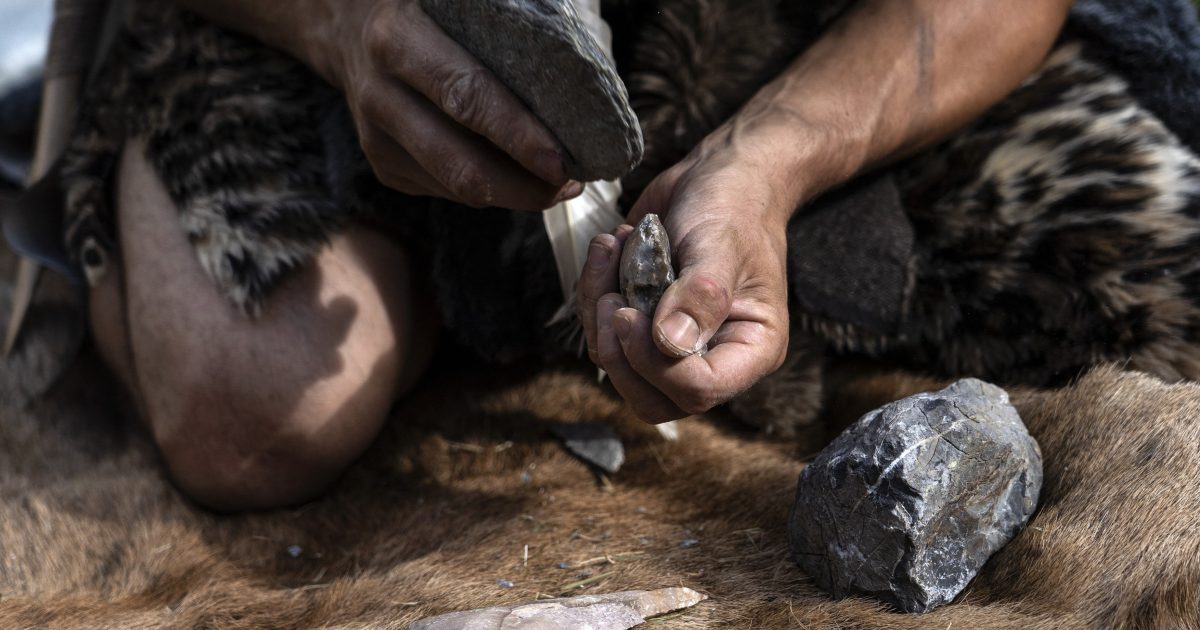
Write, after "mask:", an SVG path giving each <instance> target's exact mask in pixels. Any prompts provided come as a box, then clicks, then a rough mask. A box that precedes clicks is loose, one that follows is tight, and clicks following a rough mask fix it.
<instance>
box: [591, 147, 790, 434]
mask: <svg viewBox="0 0 1200 630" xmlns="http://www.w3.org/2000/svg"><path fill="white" fill-rule="evenodd" d="M727 140H728V139H722V138H720V137H715V138H714V137H710V140H708V141H706V142H705V144H703V145H701V147H700V148H699V149H697V151H695V152H693V154H692V155H691V156H689V157H688V158H687V159H686V160H684V161H683V162H681V163H680V164H678V165H676V166H675V167H673V168H671V169H670V170H668V171H666V172H664V173H663V174H661V175H660V176H659V177H658V178H657V179H655V180H654V181H653V182H652V183H651V184H650V186H648V187H647V189H646V191H645V192H644V193H643V194H642V196H641V198H640V199H639V200H638V202H637V203H636V204H635V205H634V207H633V210H632V211H631V212H630V216H629V217H628V221H629V223H636V222H637V221H638V220H640V219H641V217H642V216H644V215H646V214H647V213H651V212H654V213H658V214H659V216H660V217H661V218H662V220H663V224H664V226H665V227H666V228H667V233H668V235H669V236H670V239H671V243H672V245H673V249H674V252H673V253H674V257H675V263H676V265H677V267H678V271H679V278H678V280H676V281H675V283H674V284H672V285H671V286H670V288H668V289H667V291H666V293H664V294H663V297H662V299H661V301H660V302H659V304H658V308H657V310H656V311H655V313H654V314H653V317H650V316H647V315H645V314H643V313H641V312H639V311H637V310H635V309H632V308H628V307H627V305H626V303H625V300H624V298H622V297H621V295H620V294H619V293H618V292H617V287H618V268H619V264H620V257H621V256H620V253H621V248H622V246H623V244H624V241H625V239H626V238H627V237H628V236H629V234H630V233H631V232H632V230H633V228H632V227H631V226H629V225H622V226H621V227H620V228H618V229H617V231H616V232H615V233H613V234H601V235H599V236H597V237H596V238H595V239H593V240H592V243H591V246H590V249H589V250H588V262H587V264H586V266H585V269H584V271H583V274H582V276H581V278H580V280H579V287H578V291H577V304H576V307H577V310H578V313H579V316H580V319H581V321H582V323H583V326H584V332H585V334H586V337H587V344H588V354H589V356H590V357H591V359H592V361H593V362H595V363H596V364H597V365H598V366H599V367H601V368H603V369H604V370H605V371H606V372H607V373H608V376H609V378H610V379H611V380H612V384H613V386H614V387H616V389H617V391H618V392H619V393H620V394H621V396H622V397H624V398H625V400H626V401H628V402H629V404H630V405H631V406H632V407H633V410H634V412H635V413H637V415H638V416H639V417H641V418H642V419H644V420H646V421H648V422H656V423H657V422H665V421H668V420H672V419H675V418H680V417H684V416H686V415H691V414H696V413H702V412H705V411H707V410H709V409H711V408H712V407H714V406H716V405H718V404H721V403H723V402H726V401H728V400H729V399H730V398H733V397H734V396H736V395H737V394H739V393H741V392H742V391H744V390H746V389H747V388H749V387H750V386H751V385H753V384H754V383H755V382H757V381H758V380H759V379H760V378H762V377H763V376H766V375H767V374H769V373H771V372H773V371H774V370H776V369H778V367H779V366H780V364H781V363H782V362H783V359H784V356H785V353H786V350H787V341H788V311H787V285H786V268H785V261H786V252H787V243H786V238H785V234H784V227H785V226H786V223H787V218H788V217H789V216H790V214H791V210H792V208H793V207H794V206H789V205H788V204H790V203H792V202H791V201H790V199H789V197H788V196H787V195H780V194H779V193H778V191H779V187H775V186H773V185H772V182H770V181H767V180H766V179H765V178H764V173H766V172H769V171H770V169H765V168H763V167H762V166H761V165H760V159H759V158H756V157H754V156H752V155H750V152H747V151H739V150H737V148H736V144H737V143H729V142H728V141H727ZM705 344H707V346H708V351H707V352H702V349H703V348H704V346H705Z"/></svg>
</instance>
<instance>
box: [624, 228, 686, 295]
mask: <svg viewBox="0 0 1200 630" xmlns="http://www.w3.org/2000/svg"><path fill="white" fill-rule="evenodd" d="M620 278H621V295H623V296H625V302H626V303H628V304H629V306H632V307H633V308H636V309H637V310H639V311H641V312H643V313H645V314H647V315H654V309H655V308H657V307H658V300H659V298H661V297H662V294H663V292H664V291H666V290H667V287H669V286H671V283H672V282H675V268H674V267H673V266H672V265H671V241H670V239H668V238H667V229H666V228H665V227H663V224H662V221H659V220H658V215H657V214H647V215H646V216H644V217H642V220H641V222H639V223H638V225H637V227H636V228H634V230H633V234H630V235H629V238H628V239H626V240H625V246H624V248H623V249H622V250H621V271H620Z"/></svg>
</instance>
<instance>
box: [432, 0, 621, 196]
mask: <svg viewBox="0 0 1200 630" xmlns="http://www.w3.org/2000/svg"><path fill="white" fill-rule="evenodd" d="M421 7H422V8H423V9H424V10H425V12H426V13H428V14H429V15H430V16H431V17H433V19H434V21H436V22H437V23H438V25H439V26H441V27H442V30H444V31H446V33H447V34H448V35H450V37H452V38H453V39H454V40H455V41H457V42H458V43H459V44H461V45H462V47H463V48H465V49H467V51H469V52H470V53H471V54H472V55H474V56H475V57H476V58H477V59H479V61H480V62H481V63H482V64H483V65H484V66H485V67H487V68H488V69H489V70H491V71H492V72H493V73H494V74H495V75H496V76H497V77H499V78H500V80H501V81H502V82H504V84H505V85H507V86H508V88H509V89H510V90H512V91H513V92H514V93H515V94H516V95H517V96H518V97H520V98H521V100H523V101H524V102H525V104H526V105H528V106H529V109H530V110H531V111H532V112H533V113H534V114H535V115H536V116H537V117H538V118H539V119H540V120H541V121H542V123H543V124H545V125H546V127H547V128H548V129H549V130H550V131H551V133H553V134H554V135H555V137H557V138H558V141H559V142H560V143H562V145H563V147H564V148H565V149H566V151H567V152H568V153H569V155H568V156H567V157H568V160H567V165H566V171H567V175H568V176H569V177H570V178H571V179H575V180H578V181H594V180H598V179H617V178H619V177H621V176H622V175H624V174H626V173H628V172H629V171H631V170H633V167H635V166H637V164H638V162H640V161H641V159H642V130H641V127H640V126H639V125H638V122H637V117H635V116H634V114H633V109H632V108H630V106H629V94H628V92H627V91H626V90H625V84H624V83H622V82H621V79H620V77H619V76H617V71H616V68H615V67H614V65H613V63H612V61H611V60H610V59H609V58H608V57H607V56H606V55H605V54H604V51H602V50H601V49H600V47H599V45H598V44H597V43H596V40H595V39H594V38H593V37H592V35H591V34H590V33H588V31H587V29H586V27H585V26H584V25H583V23H582V22H581V21H580V19H579V15H578V14H577V13H576V11H575V7H574V6H573V4H572V3H571V0H421Z"/></svg>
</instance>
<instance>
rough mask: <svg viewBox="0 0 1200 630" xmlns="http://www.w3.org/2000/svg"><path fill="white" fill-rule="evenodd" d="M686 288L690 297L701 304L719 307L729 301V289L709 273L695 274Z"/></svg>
mask: <svg viewBox="0 0 1200 630" xmlns="http://www.w3.org/2000/svg"><path fill="white" fill-rule="evenodd" d="M688 288H689V289H690V292H691V294H692V298H693V299H695V300H698V301H699V303H700V304H701V305H705V306H712V307H715V308H721V307H724V306H725V304H726V303H728V302H729V291H728V290H727V289H726V288H725V285H724V284H722V283H721V282H720V281H718V280H717V279H716V278H715V277H714V276H712V275H711V274H708V273H700V274H697V275H696V276H695V277H694V278H692V281H691V283H690V285H689V287H688Z"/></svg>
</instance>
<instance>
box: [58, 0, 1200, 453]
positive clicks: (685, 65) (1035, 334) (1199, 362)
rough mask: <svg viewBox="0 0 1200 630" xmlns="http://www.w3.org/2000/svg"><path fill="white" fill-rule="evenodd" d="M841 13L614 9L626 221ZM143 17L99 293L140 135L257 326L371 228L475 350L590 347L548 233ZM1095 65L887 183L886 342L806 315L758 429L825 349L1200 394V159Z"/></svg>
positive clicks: (77, 246) (804, 406)
mask: <svg viewBox="0 0 1200 630" xmlns="http://www.w3.org/2000/svg"><path fill="white" fill-rule="evenodd" d="M1166 1H1167V0H1164V2H1166ZM849 4H850V3H848V2H838V1H833V0H830V1H827V2H808V3H796V4H787V5H786V6H785V5H781V4H777V3H775V2H772V1H771V0H751V1H748V2H741V1H738V2H734V1H732V0H676V1H670V2H668V1H663V2H660V3H634V2H622V1H619V0H613V1H612V2H609V3H608V4H606V5H605V7H604V8H605V16H606V18H607V19H608V20H609V21H610V23H611V25H612V28H613V31H614V44H615V47H614V55H615V57H616V60H617V62H618V66H619V70H620V71H621V73H622V75H623V77H624V79H625V81H626V83H627V85H628V87H629V92H630V96H631V103H632V104H633V106H634V108H635V111H636V113H637V115H638V117H639V120H640V121H641V124H642V127H643V134H644V136H645V139H646V158H645V160H644V162H643V163H642V165H641V166H640V167H639V168H638V169H637V170H635V171H634V172H633V173H631V174H630V175H629V176H628V177H627V178H626V180H625V182H624V183H625V190H626V197H625V201H626V203H628V202H629V201H631V200H632V199H634V198H636V195H637V194H638V193H639V192H640V190H641V189H642V188H643V187H644V186H645V185H646V184H647V183H648V182H649V181H650V180H651V179H652V178H653V176H654V175H656V174H657V173H658V172H660V171H661V170H662V169H665V168H667V167H669V166H670V165H671V164H674V163H675V162H676V161H677V160H679V159H680V158H682V157H683V156H684V155H686V154H687V152H688V151H690V149H691V147H693V146H694V145H695V144H696V142H698V141H699V140H700V139H701V138H703V137H704V135H705V134H707V133H708V132H709V131H711V130H712V129H713V128H715V127H716V126H717V125H718V124H720V122H721V121H722V120H724V119H725V118H726V117H728V116H729V115H730V114H731V113H732V112H734V111H736V109H737V108H738V107H739V106H740V105H741V104H742V103H743V102H745V100H746V99H747V98H749V97H750V96H751V95H752V94H753V93H754V91H755V90H756V89H757V88H758V87H759V86H760V85H761V84H762V83H764V82H765V81H767V80H769V79H770V77H771V76H773V75H774V74H776V73H777V72H778V71H779V70H780V68H782V67H783V65H784V64H786V63H787V62H788V61H789V60H791V59H792V58H794V57H795V55H796V54H798V53H799V52H800V51H802V50H803V49H804V48H805V46H807V45H808V44H809V43H811V41H813V40H814V39H815V38H816V37H817V36H818V35H819V33H820V31H821V28H822V27H823V26H824V25H825V24H827V23H828V21H829V20H832V19H836V17H837V16H838V15H839V14H840V13H841V12H843V11H845V10H846V7H847V5H849ZM134 5H135V8H134V11H133V12H132V14H131V17H130V20H129V26H128V28H127V29H126V32H125V35H124V36H123V37H122V39H121V40H120V41H119V42H118V44H117V45H116V47H115V50H114V53H113V55H112V56H111V58H110V59H109V60H108V63H107V64H106V73H105V74H104V75H103V76H104V77H105V78H104V80H103V81H102V82H101V83H99V85H102V86H103V89H96V90H93V92H92V94H91V96H90V101H89V106H88V107H87V108H86V110H85V111H86V117H85V119H84V120H83V122H82V124H81V125H80V129H79V132H78V133H77V135H76V137H75V141H74V142H73V144H72V147H71V149H70V151H69V152H68V159H67V165H66V169H65V171H64V181H65V182H66V186H67V191H68V231H67V234H66V238H67V241H68V246H69V248H70V251H72V252H74V253H75V255H76V256H77V258H78V260H79V262H80V264H82V266H83V267H84V268H85V269H86V270H87V271H88V274H89V276H91V277H96V276H97V275H98V274H101V273H104V272H105V268H106V264H107V260H108V258H109V257H110V256H111V255H113V254H114V253H115V251H116V248H115V238H114V234H115V226H114V220H113V212H112V208H111V207H110V204H109V200H110V199H111V185H112V170H113V165H114V164H115V159H116V156H117V154H118V152H119V151H120V149H121V147H122V146H123V144H124V142H125V139H126V138H129V137H133V136H138V135H140V136H145V137H146V138H147V139H148V142H147V146H148V158H149V160H150V162H151V163H152V164H153V165H154V167H155V168H156V170H157V171H158V173H159V175H160V176H162V178H163V179H164V181H165V182H166V184H167V189H168V191H169V192H170V194H171V197H172V199H173V200H174V201H175V203H176V205H177V206H178V209H179V211H180V217H181V222H182V225H183V228H184V229H185V231H186V232H187V234H188V236H189V239H190V241H191V242H192V245H193V247H194V248H195V250H196V253H197V256H198V257H199V259H200V261H201V263H202V265H203V267H204V269H205V271H206V272H207V273H208V274H209V275H210V277H212V279H213V280H214V282H215V283H216V284H217V286H218V287H219V288H220V289H221V290H222V291H223V292H224V293H225V295H226V296H228V297H229V299H230V300H231V301H232V302H233V303H234V304H236V305H237V306H238V307H240V308H242V309H243V310H244V311H246V312H247V313H249V314H253V313H254V312H256V310H257V307H258V305H259V304H260V303H261V301H262V300H263V299H266V298H267V296H268V294H269V291H270V289H271V288H272V287H273V286H274V285H275V284H277V283H278V282H279V280H280V278H281V277H283V275H284V274H286V272H287V271H288V270H289V269H292V268H294V267H296V266H297V265H300V264H303V263H304V262H305V261H306V260H308V259H309V258H310V257H311V256H312V254H313V252H314V251H316V249H317V248H319V247H320V246H321V245H322V244H323V243H324V242H325V240H326V239H327V238H328V236H329V234H330V233H332V232H333V231H336V230H338V229H341V228H342V227H343V226H345V225H347V224H348V222H350V221H369V222H373V223H377V224H386V225H387V226H389V228H390V229H392V230H394V231H395V232H396V233H397V234H398V235H400V237H401V238H403V239H405V240H406V242H408V243H409V244H410V246H411V247H412V248H413V249H414V250H415V251H416V252H417V253H418V254H419V255H418V259H419V260H424V261H426V263H427V264H426V267H427V268H428V273H429V274H430V275H431V276H432V278H433V284H434V287H435V292H436V295H437V299H438V303H439V306H440V308H441V311H442V314H443V321H444V322H445V323H446V324H447V327H448V328H449V329H450V330H451V331H453V333H454V336H455V337H456V338H457V339H458V340H459V341H461V342H462V343H463V344H464V345H466V346H467V347H470V348H473V349H475V350H476V351H477V352H479V353H480V354H482V355H483V356H485V357H489V358H492V359H498V360H513V359H516V358H518V357H520V356H523V355H528V354H531V353H532V354H547V353H552V352H553V351H555V350H557V351H562V350H563V349H564V348H572V349H573V348H575V347H577V346H575V345H574V344H571V343H569V341H570V340H571V339H572V338H571V334H570V331H569V330H563V329H557V330H556V329H550V328H547V327H546V326H545V322H547V321H548V320H549V319H550V318H551V316H552V315H553V313H554V311H555V310H556V308H557V306H558V301H559V299H560V297H559V289H558V283H557V280H556V277H555V271H554V266H553V265H554V263H553V258H552V256H551V255H550V250H549V244H548V242H547V241H546V237H545V234H544V233H543V232H542V226H541V221H540V220H539V218H538V217H536V215H528V214H521V213H512V212H506V211H497V210H492V209H485V210H473V209H469V208H464V207H460V206H456V205H454V204H450V203H445V202H431V201H429V200H425V199H414V198H411V197H405V196H403V195H399V194H396V193H392V192H390V191H388V190H386V189H384V188H383V187H382V186H380V185H379V184H378V183H377V182H375V180H374V178H373V177H372V176H371V173H370V169H369V167H368V166H367V165H366V163H365V160H364V159H363V158H362V156H361V153H360V152H359V151H358V149H357V146H356V144H355V143H354V140H353V134H352V132H351V131H350V130H351V125H350V123H349V121H348V117H347V114H346V112H345V107H344V105H342V104H341V102H340V99H339V98H338V96H337V95H336V94H333V93H332V91H331V90H330V89H329V88H327V87H324V86H323V84H321V83H320V81H319V80H317V79H316V78H315V77H314V76H313V75H311V74H310V73H309V72H308V71H307V70H305V69H304V68H302V67H301V66H299V64H297V63H295V62H293V61H290V60H288V59H287V58H285V57H283V56H282V55H280V54H278V53H275V52H273V51H270V50H267V49H266V48H264V47H262V46H261V45H259V44H257V43H255V42H253V41H251V40H249V39H246V38H243V37H240V36H238V35H235V34H232V33H229V32H226V31H224V30H222V29H219V28H216V27H214V26H212V25H210V24H207V23H205V22H203V21H201V20H199V19H198V18H195V17H192V16H190V15H187V14H185V13H180V12H177V11H176V10H174V9H171V8H168V7H165V6H163V5H161V4H158V3H149V2H136V3H134ZM1084 8H1085V9H1086V7H1084ZM1087 15H1092V14H1086V15H1085V16H1084V17H1087ZM1086 24H1087V22H1086V21H1083V22H1080V25H1079V26H1073V27H1072V28H1071V29H1070V30H1069V33H1070V34H1072V36H1074V34H1076V33H1078V32H1081V31H1082V30H1086V29H1084V25H1086ZM1096 48H1097V47H1096V45H1095V42H1093V41H1090V40H1086V39H1082V40H1077V39H1067V40H1064V41H1063V42H1061V43H1060V44H1059V45H1058V46H1057V47H1056V49H1055V51H1054V53H1053V54H1052V55H1051V56H1050V58H1049V59H1048V60H1047V61H1046V64H1045V65H1044V66H1043V68H1042V69H1041V70H1040V71H1039V72H1038V73H1036V74H1035V75H1034V76H1032V77H1030V78H1029V79H1028V80H1027V81H1026V82H1025V84H1024V85H1023V86H1022V87H1021V88H1020V89H1018V90H1017V91H1016V92H1015V93H1013V94H1012V95H1010V96H1009V97H1007V98H1006V99H1005V100H1004V101H1002V102H1001V103H999V104H998V105H996V106H995V107H993V108H992V109H991V110H990V111H989V112H988V113H986V114H985V115H984V116H983V117H982V118H980V119H979V120H978V121H976V122H975V123H974V124H972V125H971V126H970V127H968V128H967V129H964V130H963V131H961V132H959V133H957V134H955V135H954V136H953V137H952V138H951V139H949V140H948V141H946V142H945V143H944V144H942V145H941V146H938V147H935V148H933V149H930V150H928V151H926V152H924V153H922V154H921V155H919V156H917V157H915V158H912V159H910V160H908V161H906V162H904V163H901V164H900V165H898V166H897V167H895V169H894V170H893V172H892V174H891V177H893V178H894V180H895V186H896V187H897V189H898V195H899V199H900V204H901V207H902V221H904V222H906V223H907V225H908V226H909V228H910V229H911V231H912V234H913V245H912V249H911V251H910V252H908V254H907V255H906V256H905V257H903V258H901V259H898V261H897V263H896V264H897V265H898V269H899V271H900V272H901V273H902V274H903V277H904V278H906V280H905V281H904V287H903V291H902V292H900V302H899V303H898V305H897V308H896V309H895V316H894V318H893V321H891V322H888V324H889V325H888V326H887V327H885V328H884V329H882V330H870V329H869V328H867V327H864V326H863V325H862V324H861V322H857V321H853V320H852V319H847V318H845V317H831V316H830V314H829V313H826V312H821V311H819V310H812V309H806V308H803V307H798V306H796V305H794V306H793V309H792V319H793V327H794V332H793V335H795V336H799V337H806V338H807V339H800V340H798V341H795V342H793V344H792V348H793V351H794V352H795V351H800V350H799V349H802V350H803V351H804V352H806V353H817V354H816V355H815V356H811V357H805V358H801V357H793V358H790V359H789V360H788V365H791V366H802V368H797V369H802V373H797V372H788V371H786V370H785V371H784V373H780V374H777V375H776V376H774V377H771V378H769V379H768V380H767V381H764V383H763V384H761V385H760V386H759V387H756V388H755V389H753V390H751V391H750V392H747V394H746V395H745V396H743V401H742V403H740V404H735V410H736V409H737V408H739V407H744V408H752V409H782V408H788V407H790V408H793V409H794V411H793V412H789V413H784V414H783V416H784V417H783V419H779V420H774V419H771V417H767V418H766V419H765V420H764V419H762V418H757V419H756V420H757V421H758V423H760V424H766V425H767V426H769V427H773V428H775V429H776V430H780V431H783V432H790V431H792V430H794V429H791V428H787V427H795V426H802V425H803V424H804V423H805V422H807V421H808V420H809V419H811V417H812V410H814V409H816V408H817V407H818V402H819V401H818V400H817V398H816V396H817V394H816V392H819V391H820V389H821V388H820V383H819V372H820V369H819V366H820V364H821V358H820V357H821V356H822V353H824V352H825V351H826V350H825V349H826V348H828V349H830V350H832V351H834V352H836V353H840V354H846V353H851V354H865V355H868V356H871V357H875V358H879V359H886V360H889V361H893V362H895V363H899V364H902V365H904V366H906V367H908V368H911V369H916V370H919V371H924V372H930V373H934V374H941V375H973V376H977V377H980V378H984V379H989V380H993V381H997V382H1000V383H1030V384H1049V383H1056V382H1062V381H1063V380H1064V379H1069V378H1071V377H1073V376H1075V375H1077V374H1078V373H1080V372H1081V371H1083V370H1085V369H1087V368H1088V367H1090V366H1092V365H1096V364H1098V363H1102V362H1109V361H1124V362H1128V363H1129V364H1130V365H1132V366H1134V367H1138V368H1140V369H1144V370H1147V371H1149V372H1151V373H1154V374H1157V375H1159V376H1162V377H1164V378H1167V379H1170V380H1177V379H1180V378H1195V377H1197V376H1200V355H1198V354H1197V352H1196V350H1195V344H1196V341H1197V335H1198V334H1200V304H1198V302H1197V300H1198V298H1200V267H1198V266H1197V265H1196V264H1195V263H1193V262H1192V259H1193V256H1191V255H1190V252H1191V251H1192V249H1193V248H1194V247H1195V245H1196V243H1197V241H1196V235H1197V234H1200V223H1198V221H1200V219H1198V218H1197V216H1196V215H1197V213H1196V207H1195V195H1196V192H1197V187H1198V186H1200V161H1198V160H1197V158H1196V156H1195V154H1194V153H1193V151H1192V150H1191V149H1190V148H1189V147H1188V146H1187V145H1186V144H1184V143H1183V142H1182V141H1180V139H1179V138H1178V137H1177V136H1176V135H1175V134H1174V133H1173V132H1172V131H1171V130H1170V129H1169V128H1168V127H1167V126H1166V125H1164V124H1163V122H1161V121H1160V119H1159V118H1158V117H1157V116H1156V115H1155V113H1154V111H1152V110H1150V109H1147V108H1146V107H1145V106H1143V104H1142V103H1141V101H1140V100H1139V99H1138V98H1137V95H1136V93H1135V92H1136V90H1135V85H1134V84H1131V83H1130V82H1129V80H1127V79H1125V78H1124V77H1122V76H1121V75H1120V74H1119V73H1117V72H1115V71H1114V70H1113V69H1112V68H1110V67H1108V66H1106V65H1105V62H1104V55H1103V54H1101V53H1096V52H1093V51H1095V50H1096ZM1151 100H1152V101H1153V99H1151ZM822 203H823V201H822V200H817V201H816V202H815V203H814V207H818V208H819V207H820V205H821V204H822ZM806 212H808V211H804V210H802V211H801V213H800V215H799V217H803V216H804V215H805V213H806ZM797 220H800V218H798V219H797ZM793 290H794V292H795V291H799V288H798V287H793ZM813 375H815V376H813ZM814 378H816V379H818V382H812V380H813V379H814ZM780 382H783V383H786V384H787V386H781V385H780ZM765 392H783V393H782V394H778V393H771V394H768V393H765ZM778 395H783V396H785V400H783V401H782V402H781V401H777V400H773V399H772V397H774V396H778ZM742 415H755V414H742Z"/></svg>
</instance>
